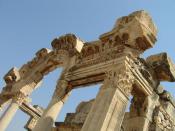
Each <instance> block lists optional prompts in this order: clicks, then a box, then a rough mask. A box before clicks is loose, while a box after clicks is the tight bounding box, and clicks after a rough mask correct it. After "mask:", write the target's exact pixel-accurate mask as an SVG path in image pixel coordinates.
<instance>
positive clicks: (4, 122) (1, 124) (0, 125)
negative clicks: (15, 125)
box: [0, 94, 24, 131]
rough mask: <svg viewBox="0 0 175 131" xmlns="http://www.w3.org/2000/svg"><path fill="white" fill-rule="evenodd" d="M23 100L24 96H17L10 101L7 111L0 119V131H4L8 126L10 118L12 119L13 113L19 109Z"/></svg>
mask: <svg viewBox="0 0 175 131" xmlns="http://www.w3.org/2000/svg"><path fill="white" fill-rule="evenodd" d="M23 100H24V95H22V94H17V95H15V97H14V98H13V99H12V102H11V104H10V105H9V107H8V108H7V110H6V111H5V112H4V114H3V115H2V116H1V118H0V130H1V131H5V130H6V128H7V127H8V125H9V124H10V122H11V120H12V118H13V117H14V115H15V113H16V112H17V110H18V109H19V106H20V105H21V104H22V102H23Z"/></svg>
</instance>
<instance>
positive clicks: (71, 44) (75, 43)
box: [51, 34, 84, 55]
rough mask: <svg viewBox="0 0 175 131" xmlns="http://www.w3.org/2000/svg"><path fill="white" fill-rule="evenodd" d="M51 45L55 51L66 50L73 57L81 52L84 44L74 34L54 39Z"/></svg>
mask: <svg viewBox="0 0 175 131" xmlns="http://www.w3.org/2000/svg"><path fill="white" fill-rule="evenodd" d="M51 45H52V48H53V49H54V50H66V51H68V52H69V53H70V54H72V55H73V54H74V53H76V52H81V49H82V48H83V45H84V42H83V41H82V40H80V39H79V38H78V37H76V36H75V35H74V34H66V35H64V36H61V37H59V38H56V39H54V40H53V41H52V43H51Z"/></svg>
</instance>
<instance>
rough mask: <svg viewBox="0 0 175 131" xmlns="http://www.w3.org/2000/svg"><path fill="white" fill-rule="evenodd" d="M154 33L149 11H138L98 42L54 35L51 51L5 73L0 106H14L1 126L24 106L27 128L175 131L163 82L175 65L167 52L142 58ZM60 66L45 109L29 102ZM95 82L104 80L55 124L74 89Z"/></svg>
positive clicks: (173, 107)
mask: <svg viewBox="0 0 175 131" xmlns="http://www.w3.org/2000/svg"><path fill="white" fill-rule="evenodd" d="M156 36H157V28H156V26H155V25H154V23H153V21H152V18H151V17H150V16H149V14H148V13H147V12H145V11H136V12H133V13H131V14H129V15H128V16H124V17H121V18H119V19H118V20H117V22H116V24H115V25H114V27H113V29H112V30H111V31H109V32H107V33H104V34H102V35H100V37H99V39H97V40H95V41H92V42H84V41H82V40H81V39H79V38H78V37H76V36H75V35H74V34H66V35H63V36H60V37H58V38H55V39H54V40H53V41H52V42H51V46H52V49H47V48H42V49H41V50H39V51H38V52H36V54H35V57H34V58H33V59H32V60H31V61H29V62H27V63H26V64H24V65H23V66H22V67H21V68H19V69H17V68H16V67H14V68H12V69H10V71H9V72H8V73H7V74H6V75H5V76H4V80H5V83H6V85H5V86H4V88H3V90H2V91H1V93H0V106H1V107H3V105H5V104H7V103H8V102H10V101H11V104H10V106H9V108H8V109H7V110H6V111H5V112H4V114H3V115H2V116H1V118H0V130H2V131H4V130H5V129H6V128H7V126H8V124H9V123H10V121H11V119H12V118H13V116H14V115H15V112H16V111H17V110H18V109H21V110H22V111H24V112H25V113H27V114H28V115H29V116H30V119H29V121H28V122H27V124H26V126H25V128H26V129H28V130H29V131H31V130H33V131H51V130H56V131H80V130H81V131H174V130H175V115H174V114H175V102H174V99H173V98H172V96H171V95H170V93H169V92H167V91H166V90H164V87H162V86H161V85H160V83H161V81H169V82H174V81H175V66H174V64H173V62H172V61H171V60H170V58H169V57H168V55H167V54H166V53H160V54H157V55H152V56H149V57H148V58H146V59H144V58H140V55H141V54H142V53H144V51H146V50H147V49H149V48H152V47H153V46H154V44H155V42H156V40H157V39H156ZM59 67H61V68H63V72H62V74H61V77H60V78H59V80H58V82H57V85H56V88H55V91H54V93H53V96H52V98H51V100H50V102H49V104H48V106H47V107H46V109H43V110H41V109H40V108H38V107H35V106H30V101H29V97H30V95H31V93H32V92H33V91H34V90H35V89H36V88H38V87H39V86H40V85H41V82H42V79H43V78H44V76H46V75H47V74H48V73H50V72H52V71H54V70H55V69H57V68H59ZM96 83H102V86H101V88H100V90H99V92H98V95H97V96H96V98H95V99H94V100H92V101H89V102H84V103H81V104H80V105H79V106H78V107H77V109H76V112H75V113H71V114H68V116H67V117H66V119H65V122H62V123H60V122H57V123H56V124H55V126H57V127H55V128H53V126H54V123H55V120H56V118H57V116H58V115H59V113H60V111H61V109H62V107H63V105H64V103H65V102H66V100H67V98H68V97H69V95H70V93H71V90H73V89H76V88H80V87H85V86H88V85H92V84H96ZM130 98H132V99H131V105H130V108H129V112H127V113H125V111H126V108H127V104H128V103H129V100H130Z"/></svg>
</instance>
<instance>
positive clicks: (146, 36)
mask: <svg viewBox="0 0 175 131" xmlns="http://www.w3.org/2000/svg"><path fill="white" fill-rule="evenodd" d="M156 36H157V28H156V26H155V25H154V23H153V21H152V19H151V17H150V16H149V14H148V13H147V12H145V11H142V10H141V11H136V12H134V13H132V14H130V15H128V16H124V17H121V18H119V19H118V20H117V22H116V24H115V26H114V28H113V29H112V31H110V32H108V33H105V34H103V35H101V36H100V39H101V40H102V41H103V40H106V39H107V38H108V39H113V41H114V42H116V43H118V44H125V45H127V46H129V47H131V48H134V49H137V50H139V51H140V52H141V53H142V52H144V51H145V50H147V49H149V48H152V47H153V45H154V44H155V42H156Z"/></svg>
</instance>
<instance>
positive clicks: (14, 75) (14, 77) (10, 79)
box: [4, 67, 20, 85]
mask: <svg viewBox="0 0 175 131" xmlns="http://www.w3.org/2000/svg"><path fill="white" fill-rule="evenodd" d="M19 79H20V74H19V71H18V69H17V68H16V67H13V68H12V69H10V71H9V72H8V73H7V74H6V75H5V76H4V80H5V82H6V84H7V85H9V84H12V83H14V82H16V81H18V80H19Z"/></svg>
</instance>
